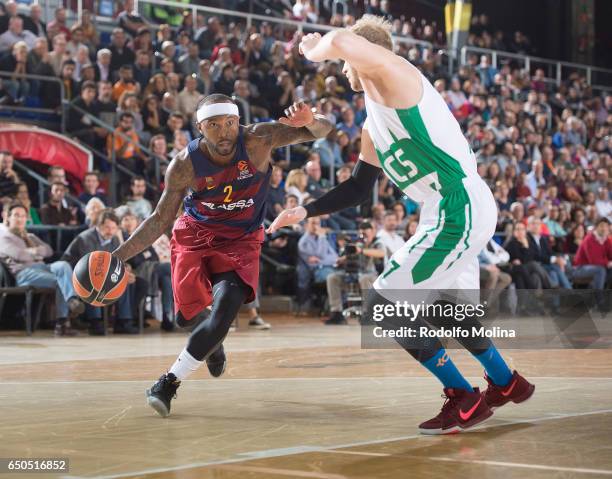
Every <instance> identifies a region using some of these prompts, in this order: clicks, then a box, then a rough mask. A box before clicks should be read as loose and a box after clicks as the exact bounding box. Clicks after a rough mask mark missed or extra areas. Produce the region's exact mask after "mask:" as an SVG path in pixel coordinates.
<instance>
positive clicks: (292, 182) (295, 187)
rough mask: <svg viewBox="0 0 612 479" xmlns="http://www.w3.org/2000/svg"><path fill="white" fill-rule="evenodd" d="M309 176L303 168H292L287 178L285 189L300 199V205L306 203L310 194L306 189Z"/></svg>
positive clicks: (288, 193)
mask: <svg viewBox="0 0 612 479" xmlns="http://www.w3.org/2000/svg"><path fill="white" fill-rule="evenodd" d="M307 186H308V176H307V175H306V173H304V171H302V170H298V169H295V170H291V171H290V172H289V174H288V175H287V179H286V180H285V191H286V192H287V195H293V196H295V197H296V198H297V199H298V205H302V204H304V201H306V200H307V199H308V198H309V197H310V195H309V194H308V191H306V187H307Z"/></svg>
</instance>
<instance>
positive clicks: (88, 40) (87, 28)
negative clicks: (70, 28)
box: [80, 8, 100, 52]
mask: <svg viewBox="0 0 612 479" xmlns="http://www.w3.org/2000/svg"><path fill="white" fill-rule="evenodd" d="M80 26H81V28H82V29H83V42H84V43H85V44H86V45H87V46H88V47H89V49H90V50H91V51H92V52H94V51H95V50H96V49H97V47H98V45H99V44H100V35H99V34H98V31H97V29H96V25H95V24H94V23H93V22H92V20H91V11H89V10H88V9H86V8H84V9H83V13H82V15H81V23H80Z"/></svg>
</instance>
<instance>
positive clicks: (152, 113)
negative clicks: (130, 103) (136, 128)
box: [142, 95, 168, 138]
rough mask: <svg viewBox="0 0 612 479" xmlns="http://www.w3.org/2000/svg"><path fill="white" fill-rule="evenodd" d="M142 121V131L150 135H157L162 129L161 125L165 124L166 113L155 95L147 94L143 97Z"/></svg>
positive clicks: (166, 119)
mask: <svg viewBox="0 0 612 479" xmlns="http://www.w3.org/2000/svg"><path fill="white" fill-rule="evenodd" d="M142 121H143V123H144V131H146V132H148V133H149V134H150V135H157V134H160V133H161V132H162V131H163V128H162V125H165V124H166V122H167V121H168V115H166V113H165V112H163V111H162V109H161V108H160V106H159V100H158V99H157V97H156V96H155V95H149V96H147V97H146V98H145V100H144V105H143V107H142ZM164 138H165V136H164Z"/></svg>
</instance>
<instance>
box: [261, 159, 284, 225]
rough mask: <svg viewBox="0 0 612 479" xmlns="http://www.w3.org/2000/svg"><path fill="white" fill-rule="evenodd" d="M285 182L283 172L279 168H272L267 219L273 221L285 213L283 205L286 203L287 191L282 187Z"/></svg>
mask: <svg viewBox="0 0 612 479" xmlns="http://www.w3.org/2000/svg"><path fill="white" fill-rule="evenodd" d="M282 182H283V170H282V168H280V167H279V166H273V167H272V175H271V176H270V189H269V190H268V197H267V198H266V204H267V207H268V211H267V214H266V218H267V219H268V220H270V221H273V220H274V218H276V216H277V215H278V214H279V213H280V212H281V211H283V205H284V203H285V189H284V188H283V186H282Z"/></svg>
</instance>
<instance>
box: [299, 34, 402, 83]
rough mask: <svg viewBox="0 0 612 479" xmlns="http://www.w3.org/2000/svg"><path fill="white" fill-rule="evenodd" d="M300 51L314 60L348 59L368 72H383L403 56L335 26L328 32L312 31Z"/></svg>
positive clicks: (360, 69) (305, 37)
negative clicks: (334, 28)
mask: <svg viewBox="0 0 612 479" xmlns="http://www.w3.org/2000/svg"><path fill="white" fill-rule="evenodd" d="M300 52H301V53H302V54H303V55H304V56H305V57H306V58H307V59H308V60H310V61H313V62H322V61H325V60H344V61H347V62H349V63H350V64H351V66H353V67H354V68H355V69H357V70H358V71H360V72H362V73H366V74H368V73H379V74H381V75H382V74H384V71H385V70H386V69H387V68H388V67H389V66H391V65H393V64H394V63H396V62H397V61H398V59H399V57H398V56H397V55H395V53H393V52H392V51H391V50H387V49H386V48H384V47H381V46H380V45H376V44H374V43H372V42H370V41H368V40H366V39H365V38H363V37H360V36H359V35H357V34H355V33H353V32H350V31H348V30H334V31H331V32H329V33H326V34H325V35H324V36H321V34H319V33H309V34H308V35H305V36H304V37H303V38H302V41H301V42H300Z"/></svg>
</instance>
